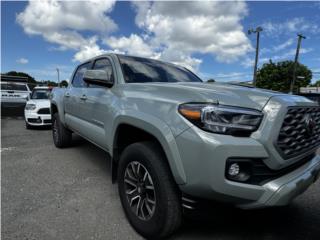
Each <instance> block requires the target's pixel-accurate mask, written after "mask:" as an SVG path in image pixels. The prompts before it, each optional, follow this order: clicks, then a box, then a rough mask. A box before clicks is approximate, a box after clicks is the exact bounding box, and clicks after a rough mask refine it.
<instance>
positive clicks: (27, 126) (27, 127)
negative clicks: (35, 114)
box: [26, 121, 32, 130]
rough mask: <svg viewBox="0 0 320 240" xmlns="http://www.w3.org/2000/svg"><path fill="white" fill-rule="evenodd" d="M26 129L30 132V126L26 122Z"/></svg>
mask: <svg viewBox="0 0 320 240" xmlns="http://www.w3.org/2000/svg"><path fill="white" fill-rule="evenodd" d="M26 129H28V130H30V129H32V126H31V125H30V124H29V123H28V122H27V121H26Z"/></svg>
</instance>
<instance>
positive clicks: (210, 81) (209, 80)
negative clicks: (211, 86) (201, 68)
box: [207, 78, 216, 83]
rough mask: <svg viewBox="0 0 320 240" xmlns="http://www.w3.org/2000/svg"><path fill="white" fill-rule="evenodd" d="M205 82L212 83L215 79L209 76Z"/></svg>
mask: <svg viewBox="0 0 320 240" xmlns="http://www.w3.org/2000/svg"><path fill="white" fill-rule="evenodd" d="M207 82H208V83H213V82H216V80H214V79H213V78H210V79H208V81H207Z"/></svg>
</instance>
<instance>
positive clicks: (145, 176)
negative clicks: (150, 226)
mask: <svg viewBox="0 0 320 240" xmlns="http://www.w3.org/2000/svg"><path fill="white" fill-rule="evenodd" d="M124 186H125V187H124V189H125V193H126V196H127V200H128V202H129V205H130V208H131V210H132V211H133V213H134V214H135V215H136V216H137V217H138V218H140V219H141V220H144V221H147V220H149V219H150V218H151V217H152V216H153V214H154V212H155V208H156V193H155V189H154V184H153V181H152V178H151V175H150V173H149V172H148V170H147V169H146V168H145V167H144V166H143V164H141V163H140V162H137V161H133V162H130V163H129V164H128V165H127V167H126V170H125V174H124Z"/></svg>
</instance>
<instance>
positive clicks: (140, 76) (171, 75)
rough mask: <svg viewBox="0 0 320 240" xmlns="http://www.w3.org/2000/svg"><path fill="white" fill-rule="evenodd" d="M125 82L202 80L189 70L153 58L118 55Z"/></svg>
mask: <svg viewBox="0 0 320 240" xmlns="http://www.w3.org/2000/svg"><path fill="white" fill-rule="evenodd" d="M118 57H119V60H120V64H121V66H122V71H123V75H124V78H125V81H126V82H127V83H143V82H202V80H201V79H200V78H198V77H197V76H196V75H195V74H193V73H192V72H190V71H189V70H187V69H185V68H182V67H179V66H176V65H173V64H170V63H164V62H160V61H157V60H153V59H146V58H140V57H130V56H123V55H119V56H118Z"/></svg>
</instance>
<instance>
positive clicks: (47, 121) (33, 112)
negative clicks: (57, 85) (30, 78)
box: [24, 87, 52, 129]
mask: <svg viewBox="0 0 320 240" xmlns="http://www.w3.org/2000/svg"><path fill="white" fill-rule="evenodd" d="M51 90H52V88H50V87H35V88H34V89H33V91H32V94H31V97H30V99H29V100H28V101H27V104H26V106H25V109H24V118H25V122H26V128H27V129H30V128H31V127H35V126H45V125H51V114H50V100H49V95H50V93H51Z"/></svg>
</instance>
